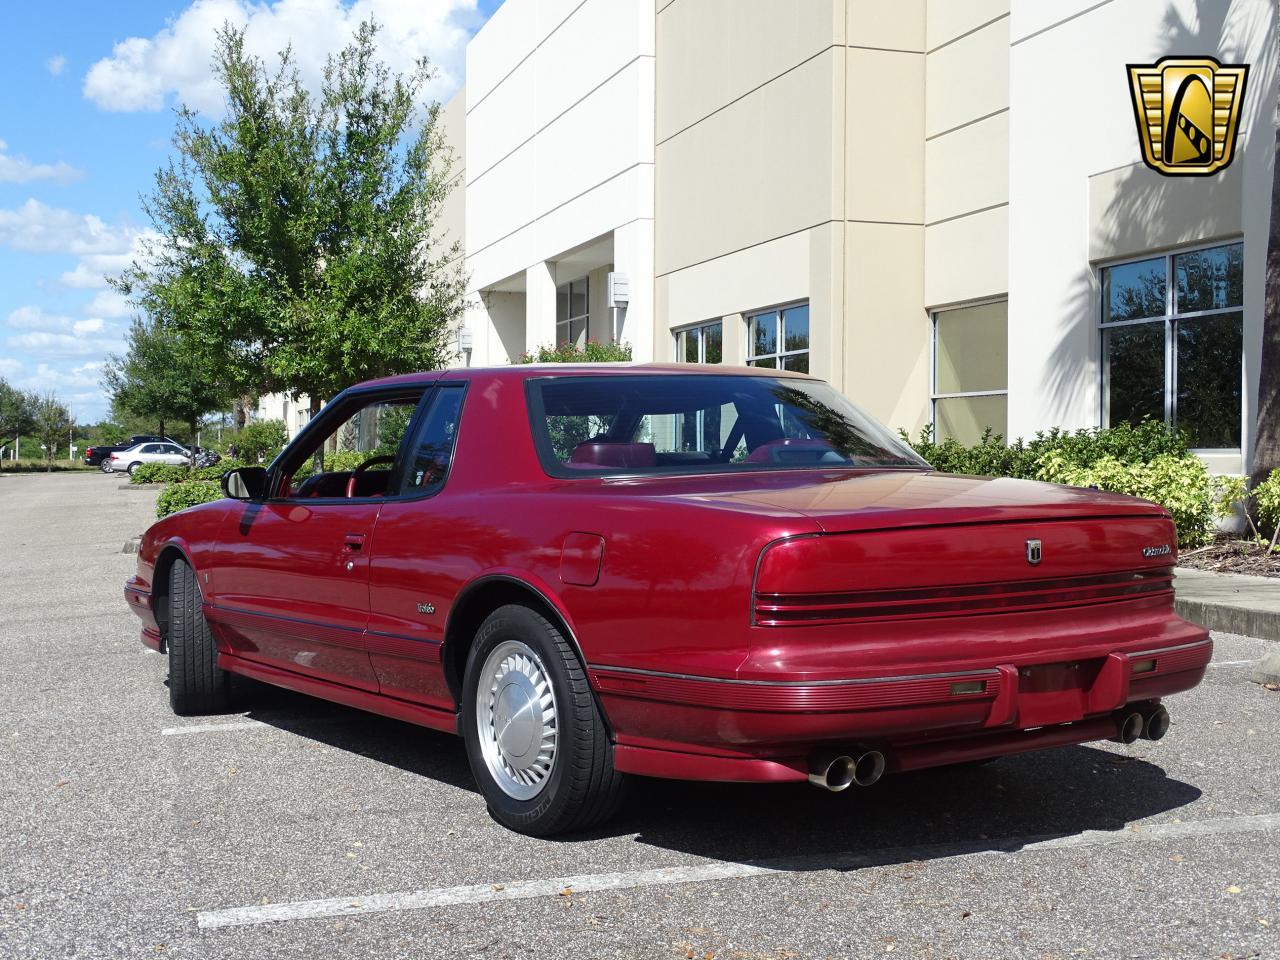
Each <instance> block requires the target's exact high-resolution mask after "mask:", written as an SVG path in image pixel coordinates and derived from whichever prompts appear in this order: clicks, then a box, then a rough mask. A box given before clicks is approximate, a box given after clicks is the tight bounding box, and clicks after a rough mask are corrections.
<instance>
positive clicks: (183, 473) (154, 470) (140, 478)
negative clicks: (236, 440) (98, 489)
mask: <svg viewBox="0 0 1280 960" xmlns="http://www.w3.org/2000/svg"><path fill="white" fill-rule="evenodd" d="M244 466H248V464H246V463H245V462H244V461H243V460H232V459H230V458H225V457H224V458H223V459H222V460H219V461H218V462H217V463H215V464H214V465H213V466H211V467H200V468H199V469H196V470H192V469H191V468H190V467H187V466H177V465H171V464H167V463H144V464H140V465H139V466H138V469H137V470H135V471H133V473H132V475H131V476H130V477H129V482H130V483H140V484H145V483H188V482H190V481H192V480H221V479H222V475H223V474H224V473H226V472H227V471H228V470H237V469H239V468H240V467H244Z"/></svg>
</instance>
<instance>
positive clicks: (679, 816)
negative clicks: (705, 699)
mask: <svg viewBox="0 0 1280 960" xmlns="http://www.w3.org/2000/svg"><path fill="white" fill-rule="evenodd" d="M1151 749H1152V751H1153V753H1154V754H1156V755H1158V748H1157V747H1152V748H1151ZM1199 796H1200V791H1199V790H1198V789H1197V788H1196V787H1194V786H1192V785H1190V784H1187V783H1183V782H1182V781H1180V780H1175V779H1173V778H1171V777H1168V776H1167V775H1166V774H1165V772H1164V770H1162V769H1161V768H1160V767H1159V766H1157V765H1156V764H1155V763H1153V762H1150V761H1148V760H1147V759H1145V758H1143V757H1141V756H1140V755H1138V754H1137V752H1136V751H1135V752H1134V753H1133V754H1121V753H1114V752H1111V751H1109V750H1103V749H1098V748H1096V747H1089V746H1071V747H1058V748H1054V749H1050V750H1044V751H1039V752H1037V753H1032V754H1022V755H1019V756H1013V757H1006V758H1004V759H1002V760H999V761H997V762H995V763H991V764H988V765H984V766H979V767H940V768H936V769H933V770H922V771H918V772H913V773H906V774H899V775H896V776H886V777H885V778H884V779H883V780H881V781H880V782H879V783H878V784H876V785H875V786H874V787H869V788H861V789H860V788H856V787H855V788H851V789H849V790H847V791H845V792H843V793H838V794H832V793H826V792H823V791H820V790H817V789H815V788H813V787H811V786H808V785H807V784H784V785H761V786H757V785H734V784H704V783H680V782H675V781H658V780H648V781H641V782H639V783H638V784H637V789H636V790H635V793H634V795H633V796H632V797H631V799H630V802H629V803H628V806H627V809H626V810H625V811H624V813H623V815H622V816H620V817H619V818H618V819H617V820H616V821H614V822H612V823H610V824H608V825H607V826H606V827H605V830H606V832H607V833H608V834H609V835H618V834H625V833H634V834H636V842H637V843H641V844H646V845H649V846H654V847H660V848H663V849H667V850H675V851H679V852H681V853H686V854H692V855H695V856H699V857H705V858H708V859H712V860H725V861H734V862H754V861H760V860H765V861H779V862H771V863H770V866H772V867H777V868H780V869H795V870H825V869H851V868H862V867H867V866H880V865H886V864H892V863H909V862H915V861H921V860H929V859H937V858H943V857H950V856H958V855H964V854H969V853H979V852H984V851H1012V850H1017V849H1020V848H1021V847H1023V846H1024V845H1025V844H1027V843H1032V842H1036V841H1042V840H1047V839H1051V838H1060V837H1070V836H1074V835H1079V834H1081V833H1084V832H1085V831H1090V830H1098V831H1114V830H1119V829H1121V828H1123V827H1124V826H1125V825H1126V824H1128V823H1131V822H1133V821H1137V820H1143V819H1146V818H1148V817H1155V816H1158V815H1160V814H1163V813H1167V812H1169V811H1172V810H1176V809H1178V808H1180V807H1183V806H1186V805H1187V804H1189V803H1191V802H1193V801H1194V800H1196V799H1197V798H1198V797H1199ZM789 860H794V861H796V862H794V863H787V861H789Z"/></svg>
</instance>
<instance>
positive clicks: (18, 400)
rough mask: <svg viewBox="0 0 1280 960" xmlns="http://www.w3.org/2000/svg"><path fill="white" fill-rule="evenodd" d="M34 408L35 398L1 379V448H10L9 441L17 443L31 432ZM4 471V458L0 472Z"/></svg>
mask: <svg viewBox="0 0 1280 960" xmlns="http://www.w3.org/2000/svg"><path fill="white" fill-rule="evenodd" d="M34 406H35V398H34V397H33V396H32V395H31V394H29V393H23V392H22V391H21V390H17V389H15V388H13V387H11V386H9V384H8V383H7V382H6V381H5V380H4V379H0V447H3V446H8V444H9V441H11V440H15V441H16V440H17V438H18V437H20V436H22V435H23V434H25V433H30V432H31V428H32V427H33V426H34V425H35V422H34V416H33V408H34ZM3 469H4V458H3V457H0V470H3Z"/></svg>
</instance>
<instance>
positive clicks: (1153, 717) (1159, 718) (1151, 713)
mask: <svg viewBox="0 0 1280 960" xmlns="http://www.w3.org/2000/svg"><path fill="white" fill-rule="evenodd" d="M1171 722H1172V721H1170V719H1169V711H1168V710H1166V709H1165V708H1164V707H1161V706H1159V705H1157V706H1154V707H1152V708H1151V709H1150V710H1147V711H1146V712H1145V714H1144V716H1143V721H1142V736H1143V737H1144V738H1145V739H1147V740H1159V739H1160V738H1161V737H1163V736H1164V735H1165V734H1166V733H1168V732H1169V724H1170V723H1171Z"/></svg>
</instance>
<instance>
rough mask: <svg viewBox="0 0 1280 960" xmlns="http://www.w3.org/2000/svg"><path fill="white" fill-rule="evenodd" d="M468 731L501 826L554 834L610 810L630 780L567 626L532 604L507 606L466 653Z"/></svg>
mask: <svg viewBox="0 0 1280 960" xmlns="http://www.w3.org/2000/svg"><path fill="white" fill-rule="evenodd" d="M463 683H464V692H463V704H462V734H463V738H464V740H465V741H466V748H467V759H468V761H469V762H470V764H471V772H472V773H473V774H474V776H475V778H476V782H477V783H478V784H479V786H480V790H481V792H482V793H483V794H484V797H485V800H487V801H488V804H489V810H490V812H491V813H492V814H493V816H494V818H495V819H496V820H498V821H499V822H500V823H502V824H504V825H505V826H507V827H510V828H511V829H512V830H515V831H517V832H519V833H525V834H529V835H531V836H549V835H551V834H555V833H564V832H567V831H571V830H583V829H586V828H587V827H590V826H592V825H593V824H596V823H600V822H602V821H604V820H606V819H608V818H609V817H611V816H612V815H613V814H614V813H615V812H616V811H617V809H618V806H619V805H620V804H621V802H622V796H623V789H624V784H625V781H624V778H623V776H622V775H621V774H619V773H618V772H617V771H615V770H614V769H613V751H612V749H611V747H610V744H609V737H608V734H607V732H606V730H605V726H604V721H603V718H602V717H601V716H600V711H599V709H598V708H597V707H596V702H595V697H594V696H592V693H591V688H590V685H589V684H588V683H587V677H586V671H585V670H584V669H583V666H582V663H581V662H580V661H579V660H578V657H577V654H576V653H575V652H574V650H573V648H572V647H571V646H570V645H569V644H568V642H567V641H566V640H565V638H564V636H563V635H562V634H561V633H560V631H559V630H558V629H557V628H556V627H555V625H554V624H552V623H551V622H550V621H549V620H547V619H546V618H545V617H543V616H542V615H541V614H539V613H537V612H535V611H533V610H531V609H529V608H528V607H523V606H517V605H511V606H505V607H500V608H499V609H498V610H495V611H494V612H493V613H492V614H490V615H489V617H488V619H486V620H485V622H484V623H483V624H482V625H481V627H480V631H479V633H477V634H476V639H475V642H474V643H473V644H472V647H471V652H470V654H469V655H468V656H467V667H466V672H465V676H464V680H463Z"/></svg>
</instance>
